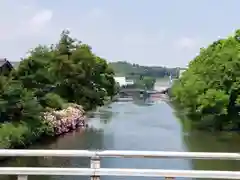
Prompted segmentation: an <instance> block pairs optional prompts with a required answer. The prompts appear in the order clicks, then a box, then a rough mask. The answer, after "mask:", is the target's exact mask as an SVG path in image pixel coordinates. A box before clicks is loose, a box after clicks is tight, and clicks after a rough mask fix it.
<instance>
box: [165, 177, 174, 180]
mask: <svg viewBox="0 0 240 180" xmlns="http://www.w3.org/2000/svg"><path fill="white" fill-rule="evenodd" d="M165 179H166V180H174V179H175V178H174V177H165Z"/></svg>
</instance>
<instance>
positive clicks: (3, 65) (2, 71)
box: [0, 58, 14, 75]
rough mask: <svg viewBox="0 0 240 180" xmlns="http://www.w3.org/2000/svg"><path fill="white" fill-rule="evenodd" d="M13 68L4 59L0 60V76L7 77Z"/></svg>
mask: <svg viewBox="0 0 240 180" xmlns="http://www.w3.org/2000/svg"><path fill="white" fill-rule="evenodd" d="M13 68H14V67H13V66H12V64H11V63H10V62H9V61H8V60H7V59H6V58H2V59H1V58H0V75H8V74H9V73H10V71H12V69H13Z"/></svg>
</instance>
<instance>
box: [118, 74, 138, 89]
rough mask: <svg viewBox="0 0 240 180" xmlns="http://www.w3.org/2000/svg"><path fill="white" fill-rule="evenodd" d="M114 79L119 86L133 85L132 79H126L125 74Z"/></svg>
mask: <svg viewBox="0 0 240 180" xmlns="http://www.w3.org/2000/svg"><path fill="white" fill-rule="evenodd" d="M114 79H115V81H116V82H117V83H118V84H119V86H120V87H122V86H126V85H133V84H134V81H133V80H130V79H126V77H125V76H122V77H114Z"/></svg>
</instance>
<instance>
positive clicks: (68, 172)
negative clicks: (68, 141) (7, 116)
mask: <svg viewBox="0 0 240 180" xmlns="http://www.w3.org/2000/svg"><path fill="white" fill-rule="evenodd" d="M17 156H21V157H87V158H89V159H90V162H91V163H90V167H89V168H77V167H76V168H63V167H0V174H1V175H15V176H17V180H27V179H28V176H30V175H45V176H47V175H49V176H56V175H61V176H90V177H91V180H100V176H125V177H133V176H135V177H164V178H165V179H175V178H176V177H182V178H199V179H209V178H211V179H240V171H209V170H165V169H121V168H101V167H100V159H101V158H108V157H115V158H159V159H160V158H176V159H178V158H183V159H206V160H207V159H211V160H240V153H209V152H173V151H115V150H104V151H88V150H14V149H1V150H0V157H17Z"/></svg>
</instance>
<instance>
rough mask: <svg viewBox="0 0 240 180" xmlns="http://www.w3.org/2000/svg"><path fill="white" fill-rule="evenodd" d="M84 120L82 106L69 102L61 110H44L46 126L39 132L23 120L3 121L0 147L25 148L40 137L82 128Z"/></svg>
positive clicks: (51, 136)
mask: <svg viewBox="0 0 240 180" xmlns="http://www.w3.org/2000/svg"><path fill="white" fill-rule="evenodd" d="M86 120H87V117H86V115H85V111H84V109H83V107H82V106H80V105H77V104H69V105H68V107H67V108H65V109H62V110H58V111H57V110H52V111H48V112H44V113H43V116H42V124H45V125H46V126H45V127H47V128H45V129H42V130H41V132H39V131H36V130H35V131H31V130H30V128H29V125H28V124H27V123H24V122H20V123H16V122H15V123H13V122H5V123H2V124H1V127H0V148H26V147H27V146H29V145H31V144H33V143H35V142H36V141H39V140H42V138H53V137H57V136H60V135H62V134H65V133H68V132H70V131H73V130H76V129H77V128H84V127H85V124H86Z"/></svg>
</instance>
